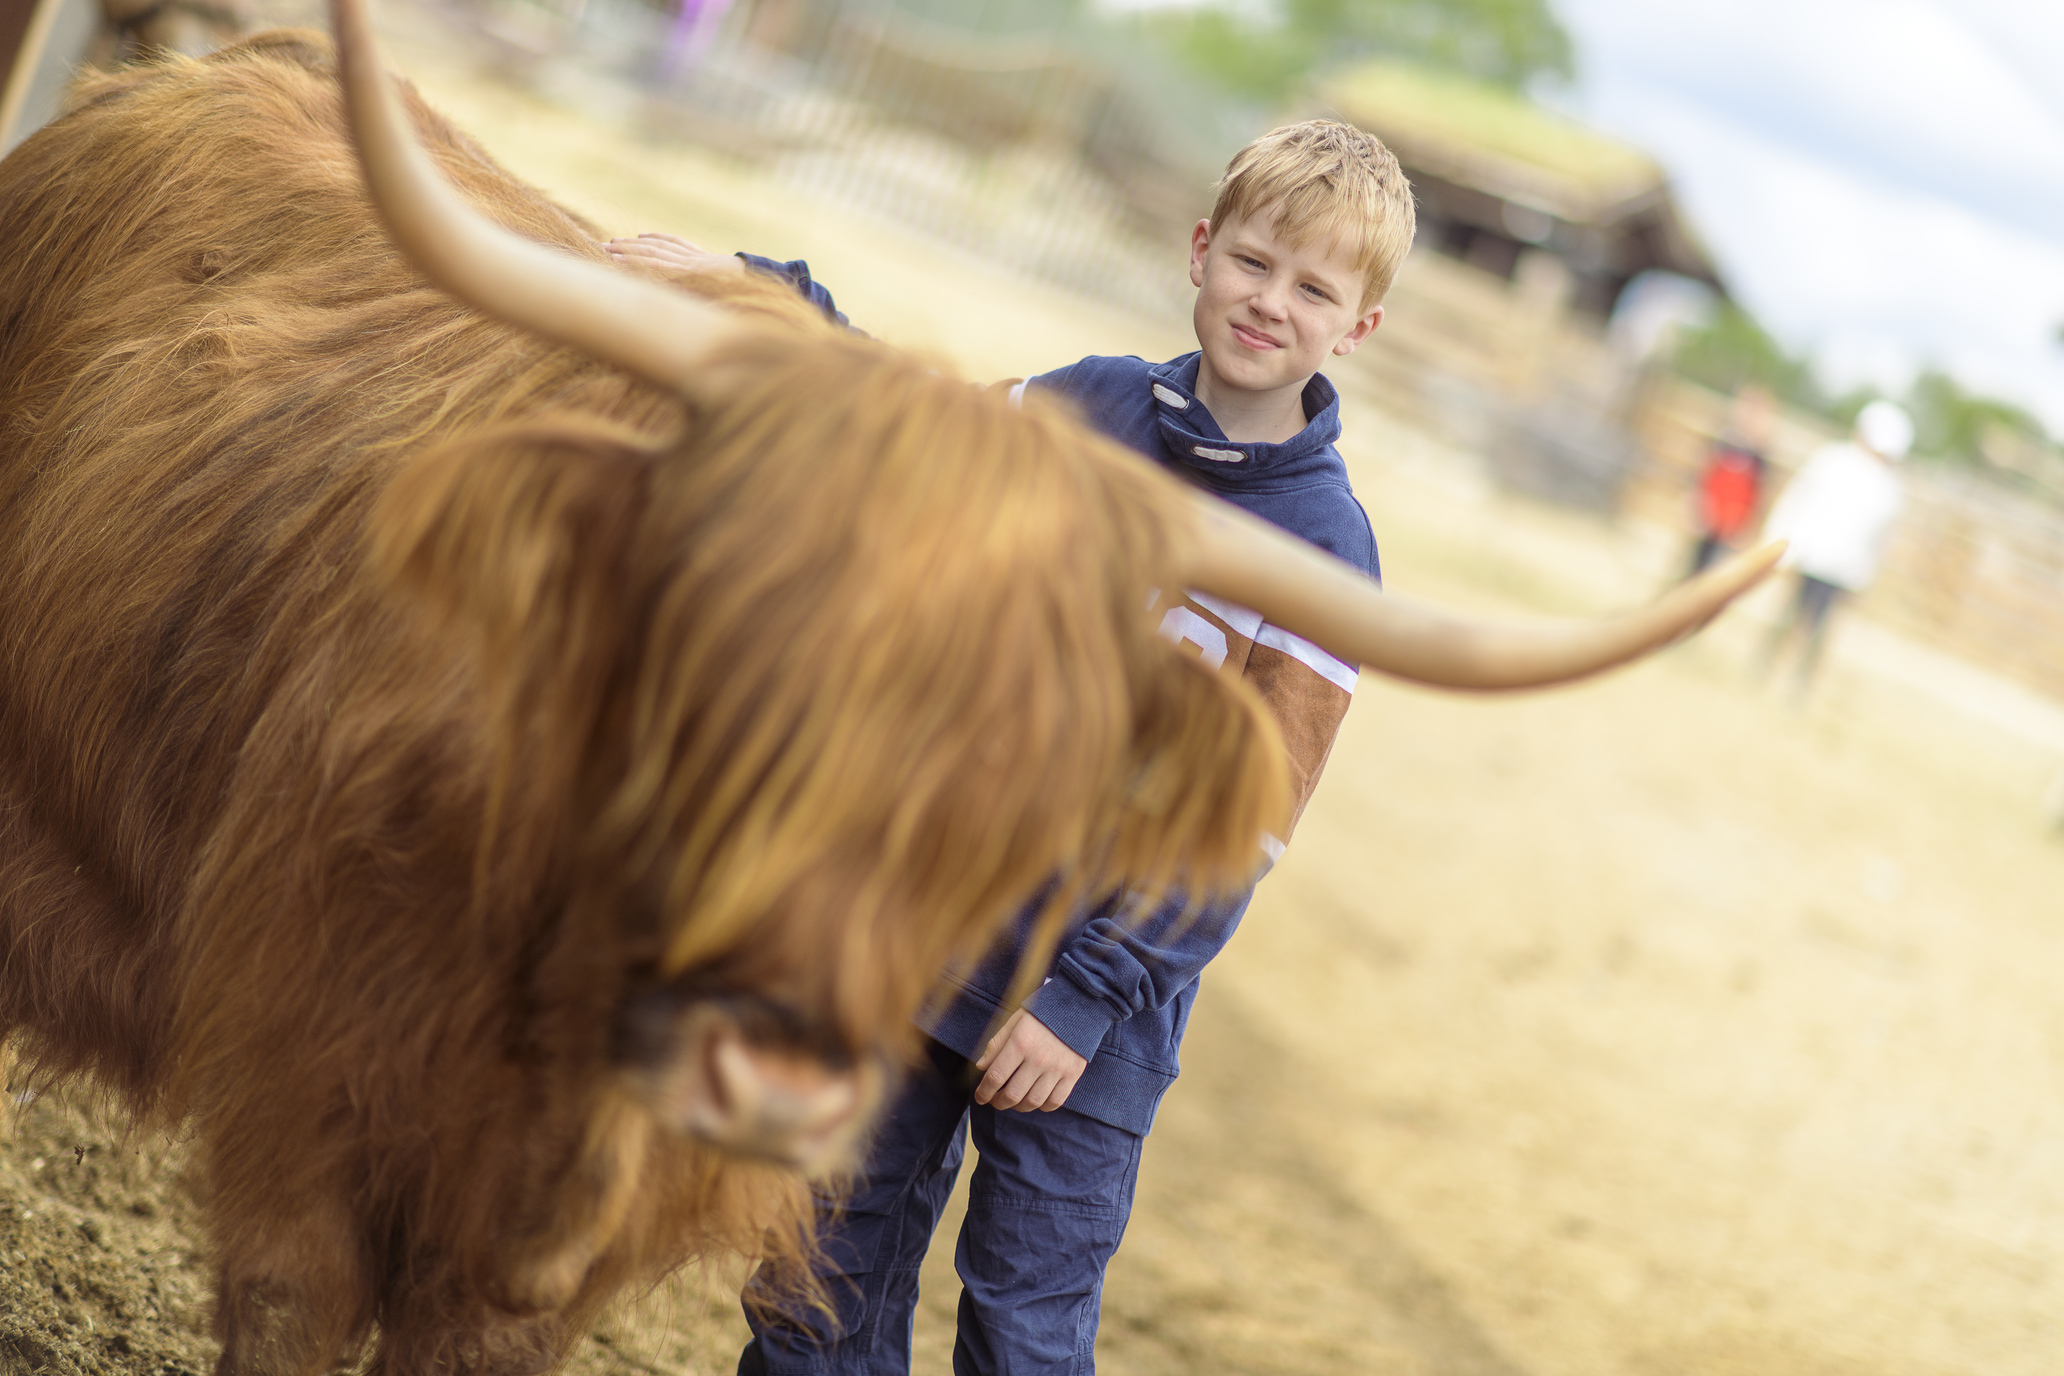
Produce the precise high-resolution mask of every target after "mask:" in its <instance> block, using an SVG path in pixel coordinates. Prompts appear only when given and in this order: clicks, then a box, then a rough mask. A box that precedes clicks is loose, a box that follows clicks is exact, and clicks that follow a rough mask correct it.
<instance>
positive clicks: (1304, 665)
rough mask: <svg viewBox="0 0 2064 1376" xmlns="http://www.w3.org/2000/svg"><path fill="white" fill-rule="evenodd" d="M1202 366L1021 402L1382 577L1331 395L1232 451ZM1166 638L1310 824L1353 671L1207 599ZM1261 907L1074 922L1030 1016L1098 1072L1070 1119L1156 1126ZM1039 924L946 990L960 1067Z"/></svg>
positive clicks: (1091, 1074) (1168, 620)
mask: <svg viewBox="0 0 2064 1376" xmlns="http://www.w3.org/2000/svg"><path fill="white" fill-rule="evenodd" d="M1199 358H1200V355H1198V354H1194V353H1191V354H1185V355H1183V356H1182V357H1180V358H1176V359H1171V360H1170V361H1168V362H1166V363H1148V362H1146V361H1145V360H1144V359H1139V358H1130V357H1128V358H1085V359H1083V360H1082V361H1081V362H1080V363H1077V364H1074V365H1072V366H1071V367H1067V368H1062V369H1060V370H1058V371H1056V372H1051V373H1046V374H1044V375H1042V376H1040V377H1036V378H1033V379H1032V380H1031V381H1030V382H1028V383H1027V384H1026V386H1027V387H1028V388H1029V389H1034V390H1040V391H1051V392H1054V393H1057V394H1059V395H1061V396H1063V397H1066V398H1068V400H1069V401H1071V402H1072V403H1074V405H1075V406H1077V407H1078V408H1079V409H1080V410H1081V412H1082V414H1083V416H1084V418H1085V419H1087V420H1088V421H1089V422H1090V424H1092V425H1094V426H1095V427H1096V428H1097V429H1099V430H1101V431H1103V432H1104V433H1105V434H1106V435H1109V436H1110V437H1111V438H1113V439H1115V440H1117V441H1118V442H1120V443H1121V444H1125V445H1128V446H1130V447H1131V448H1133V449H1136V450H1138V451H1139V452H1140V453H1142V454H1145V455H1146V456H1147V457H1148V458H1151V459H1153V460H1155V461H1156V462H1157V463H1160V464H1162V465H1163V466H1165V467H1167V468H1171V469H1174V470H1175V471H1176V472H1178V473H1180V474H1181V475H1183V476H1184V477H1186V478H1188V479H1190V480H1191V481H1193V482H1195V483H1197V484H1198V485H1199V486H1202V487H1205V488H1208V489H1210V490H1211V491H1212V492H1215V493H1217V494H1218V495H1219V496H1221V497H1223V498H1225V499H1226V500H1227V501H1229V502H1232V503H1233V504H1235V505H1237V506H1241V507H1244V508H1246V509H1247V510H1248V511H1251V512H1253V513H1254V514H1255V515H1257V516H1261V517H1264V518H1265V519H1267V520H1269V521H1272V522H1274V523H1275V524H1276V525H1278V526H1281V527H1283V528H1284V529H1285V530H1288V531H1290V532H1291V533H1292V534H1295V535H1299V536H1302V537H1303V538H1304V539H1306V540H1309V541H1310V542H1311V543H1313V544H1315V545H1317V546H1319V547H1320V548H1321V549H1325V550H1329V551H1331V552H1332V553H1333V554H1336V555H1338V556H1339V557H1340V558H1342V559H1344V560H1346V561H1347V562H1348V563H1350V564H1353V565H1354V566H1355V567H1357V568H1359V569H1362V570H1363V571H1364V572H1366V573H1367V574H1368V575H1369V576H1370V577H1371V578H1377V577H1379V576H1380V569H1379V566H1378V563H1377V558H1376V538H1375V535H1374V534H1373V533H1372V532H1371V531H1370V529H1369V518H1368V516H1367V515H1366V514H1365V513H1364V512H1363V510H1362V507H1361V503H1359V502H1358V501H1356V500H1355V496H1354V491H1353V489H1352V488H1351V487H1350V486H1349V485H1348V481H1347V468H1346V465H1345V464H1343V463H1342V462H1341V458H1340V454H1339V452H1338V451H1337V450H1336V449H1335V448H1334V447H1333V446H1334V441H1335V440H1337V439H1338V438H1339V437H1340V397H1339V394H1338V393H1337V392H1335V391H1334V389H1333V384H1332V383H1330V382H1328V381H1327V380H1326V379H1325V378H1324V377H1323V376H1314V377H1313V378H1312V380H1311V381H1310V382H1309V383H1308V384H1307V385H1306V387H1305V391H1304V412H1305V415H1306V416H1307V417H1309V420H1308V421H1307V422H1306V424H1305V428H1304V429H1303V431H1301V432H1300V433H1299V434H1298V435H1297V436H1296V437H1294V438H1292V439H1290V440H1286V441H1284V442H1283V443H1281V444H1255V443H1247V444H1236V443H1234V442H1233V441H1231V440H1228V439H1227V438H1226V437H1225V432H1224V431H1223V430H1221V429H1219V427H1218V423H1217V422H1216V421H1214V420H1213V419H1212V418H1211V414H1210V412H1208V411H1206V410H1205V409H1204V404H1203V403H1202V402H1201V401H1199V400H1198V399H1197V394H1196V385H1197V366H1198V362H1199ZM1161 631H1162V634H1164V635H1166V636H1168V637H1169V639H1171V640H1175V641H1177V642H1181V643H1186V644H1188V645H1190V646H1191V647H1193V648H1194V649H1195V650H1196V651H1197V653H1198V654H1199V655H1201V656H1202V657H1203V658H1204V660H1205V661H1206V662H1207V663H1209V664H1211V665H1213V666H1214V667H1216V668H1218V669H1219V670H1220V672H1222V673H1235V674H1239V675H1241V676H1242V677H1244V678H1246V679H1247V681H1248V682H1249V683H1251V684H1253V685H1254V686H1255V687H1256V688H1257V689H1259V690H1260V692H1261V695H1262V698H1263V700H1264V701H1266V702H1267V703H1268V705H1269V708H1270V710H1271V712H1272V713H1273V714H1274V716H1275V718H1276V721H1277V723H1278V725H1279V726H1280V727H1281V728H1282V732H1283V738H1284V741H1285V743H1286V744H1287V745H1288V746H1289V749H1290V759H1291V773H1292V782H1293V785H1294V788H1295V807H1296V811H1297V812H1302V811H1303V809H1304V804H1305V802H1306V800H1307V799H1309V798H1310V796H1311V791H1312V788H1313V786H1314V785H1316V784H1317V782H1318V777H1319V771H1320V770H1321V769H1322V768H1323V767H1324V765H1325V761H1326V756H1327V753H1328V752H1329V751H1330V750H1331V749H1332V745H1333V737H1334V734H1335V733H1336V732H1337V731H1338V730H1339V728H1340V722H1341V719H1342V718H1343V717H1345V716H1346V715H1347V706H1348V702H1349V700H1350V697H1351V695H1352V694H1353V692H1354V682H1355V669H1354V666H1352V665H1348V664H1343V663H1342V662H1341V661H1339V660H1337V659H1335V658H1333V657H1332V656H1331V655H1328V654H1327V653H1326V652H1325V651H1323V650H1321V649H1319V648H1318V647H1317V646H1315V645H1312V644H1311V643H1309V642H1308V641H1304V640H1301V639H1299V638H1298V637H1296V636H1293V635H1291V634H1289V633H1288V632H1286V631H1283V630H1281V629H1280V628H1278V627H1275V626H1271V625H1268V624H1266V623H1264V622H1263V621H1262V619H1261V618H1260V617H1259V616H1258V615H1256V614H1255V613H1253V612H1250V611H1248V610H1247V609H1245V608H1243V607H1238V606H1234V605H1232V604H1230V603H1226V602H1221V601H1219V600H1217V599H1215V598H1211V597H1207V596H1204V595H1202V594H1198V593H1191V594H1189V596H1187V597H1186V598H1185V599H1184V600H1183V601H1182V602H1181V603H1180V604H1178V605H1176V606H1173V607H1171V608H1170V609H1169V610H1168V611H1167V612H1166V614H1165V615H1164V616H1163V618H1162V622H1161ZM1272 840H1273V838H1272ZM1280 853H1281V841H1274V844H1273V848H1272V849H1271V852H1270V854H1269V855H1268V856H1267V860H1268V861H1270V862H1273V860H1274V858H1275V856H1276V855H1277V854H1280ZM1251 896H1252V895H1251V893H1250V894H1248V895H1243V896H1242V897H1240V898H1239V899H1237V900H1236V901H1232V902H1229V903H1223V904H1220V905H1215V906H1212V907H1209V908H1207V909H1205V910H1204V911H1203V912H1202V913H1201V914H1192V915H1191V916H1190V918H1189V920H1188V921H1187V922H1185V921H1183V920H1182V916H1181V905H1180V904H1170V905H1168V906H1167V907H1164V908H1163V909H1161V910H1159V911H1157V912H1153V913H1150V914H1146V915H1138V914H1129V913H1127V912H1125V911H1123V909H1122V907H1121V904H1122V901H1123V900H1122V899H1113V900H1111V901H1109V902H1106V903H1105V904H1103V905H1101V906H1099V907H1097V908H1096V909H1094V910H1092V911H1090V912H1088V913H1085V914H1083V915H1081V916H1080V917H1078V918H1077V919H1076V921H1075V923H1074V924H1072V925H1071V928H1070V931H1069V933H1068V934H1067V935H1066V936H1064V937H1063V938H1062V940H1061V942H1060V945H1059V948H1058V951H1057V954H1056V956H1055V959H1054V963H1053V968H1052V971H1051V972H1050V974H1049V976H1048V978H1047V980H1046V982H1045V983H1044V984H1043V985H1041V986H1040V987H1039V988H1038V989H1037V990H1036V991H1034V993H1033V994H1032V996H1031V998H1030V999H1029V1000H1027V1001H1026V1007H1027V1009H1029V1010H1030V1011H1031V1013H1032V1014H1033V1016H1035V1017H1037V1018H1038V1019H1039V1020H1040V1021H1041V1022H1043V1023H1045V1024H1046V1025H1047V1027H1049V1028H1050V1029H1052V1031H1053V1032H1054V1034H1055V1035H1056V1036H1058V1037H1059V1038H1060V1039H1061V1040H1062V1041H1064V1042H1066V1043H1067V1044H1068V1045H1069V1046H1070V1047H1072V1048H1074V1050H1075V1051H1076V1052H1077V1053H1078V1054H1080V1055H1082V1056H1085V1057H1087V1058H1088V1060H1089V1065H1088V1067H1087V1068H1086V1069H1085V1070H1084V1071H1083V1073H1082V1078H1081V1080H1079V1081H1078V1082H1077V1083H1076V1086H1075V1088H1074V1090H1073V1092H1072V1093H1070V1094H1069V1096H1068V1107H1069V1108H1071V1109H1074V1110H1075V1111H1076V1112H1078V1113H1082V1114H1086V1115H1088V1116H1089V1117H1091V1118H1096V1119H1099V1120H1101V1121H1103V1122H1106V1123H1110V1124H1113V1125H1114V1126H1117V1127H1121V1128H1124V1129H1126V1130H1128V1131H1131V1132H1137V1133H1145V1132H1146V1131H1147V1130H1148V1129H1149V1128H1150V1127H1152V1126H1153V1122H1154V1111H1155V1109H1156V1108H1157V1107H1158V1106H1159V1104H1160V1102H1161V1096H1162V1095H1163V1094H1164V1093H1166V1092H1167V1089H1168V1086H1169V1085H1170V1084H1172V1083H1173V1082H1174V1080H1175V1077H1176V1074H1177V1072H1178V1071H1179V1070H1180V1068H1181V1067H1180V1064H1179V1062H1178V1060H1177V1054H1176V1053H1177V1048H1178V1047H1179V1046H1180V1045H1181V1042H1182V1035H1183V1030H1184V1028H1185V1026H1186V1025H1187V1024H1188V1021H1189V1014H1190V1007H1191V1004H1192V1003H1194V1002H1195V1000H1196V996H1197V980H1198V976H1199V975H1200V974H1201V973H1202V971H1203V969H1204V965H1205V963H1206V962H1208V961H1209V960H1210V959H1211V958H1212V957H1213V956H1215V955H1217V954H1218V952H1219V950H1220V949H1221V948H1222V947H1223V946H1224V945H1225V943H1226V941H1227V940H1228V939H1229V938H1230V937H1231V936H1232V934H1233V929H1234V928H1235V927H1236V926H1238V924H1239V921H1240V916H1241V914H1242V913H1244V912H1245V911H1246V909H1247V901H1248V898H1249V897H1251ZM1029 921H1030V914H1029V913H1027V914H1026V915H1023V916H1021V917H1020V918H1019V920H1018V928H1017V931H1016V933H1015V934H1014V936H1015V939H1006V940H1004V941H1002V942H1000V943H999V944H998V947H997V949H996V950H995V951H994V952H993V953H992V954H991V955H990V956H989V958H988V959H987V960H985V961H984V962H983V963H982V964H981V965H980V966H978V967H977V968H976V969H975V970H973V971H972V972H970V973H968V974H966V975H964V976H949V977H948V978H949V979H951V980H952V981H953V983H954V984H955V985H957V986H958V987H957V989H956V997H955V998H954V999H953V1001H952V1002H951V1003H950V1004H948V1006H947V1007H946V1009H945V1011H944V1012H943V1013H941V1014H939V1015H938V1016H937V1017H936V1018H935V1019H934V1020H933V1021H932V1022H931V1023H930V1025H929V1028H928V1030H929V1031H930V1032H931V1034H932V1035H933V1036H934V1037H936V1038H938V1040H940V1041H941V1042H944V1043H945V1044H946V1045H947V1046H949V1047H951V1048H953V1049H954V1050H955V1051H958V1052H959V1053H960V1054H961V1055H963V1056H966V1057H969V1058H970V1059H973V1058H975V1057H977V1056H979V1055H980V1054H981V1052H982V1048H983V1045H984V1043H985V1042H986V1040H987V1038H988V1037H989V1036H990V1035H991V1034H992V1033H993V1032H994V1030H995V1028H996V1026H997V1024H998V1023H999V1022H1000V1021H1001V1017H1002V1015H1003V1014H1004V1013H1005V1012H1006V1011H1007V1010H1006V1009H1005V1008H1004V1000H1005V999H1006V998H1007V997H1008V994H1009V991H1010V987H1011V984H1012V981H1013V977H1014V975H1015V973H1016V970H1017V963H1018V957H1019V954H1020V953H1021V952H1022V951H1023V949H1024V943H1025V940H1026V938H1027V934H1028V930H1029Z"/></svg>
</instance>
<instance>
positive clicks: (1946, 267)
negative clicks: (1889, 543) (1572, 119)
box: [1562, 0, 2064, 430]
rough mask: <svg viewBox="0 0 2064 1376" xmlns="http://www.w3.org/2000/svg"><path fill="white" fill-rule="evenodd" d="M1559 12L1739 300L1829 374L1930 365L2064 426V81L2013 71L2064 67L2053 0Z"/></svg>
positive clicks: (1835, 1)
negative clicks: (2038, 4)
mask: <svg viewBox="0 0 2064 1376" xmlns="http://www.w3.org/2000/svg"><path fill="white" fill-rule="evenodd" d="M1562 10H1563V12H1564V15H1565V18H1566V20H1567V22H1568V23H1569V24H1570V26H1571V28H1572V29H1573V31H1574V32H1575V35H1576V37H1577V41H1578V49H1579V52H1580V54H1581V57H1582V61H1583V65H1584V79H1583V87H1582V89H1581V91H1580V92H1579V93H1578V104H1579V107H1580V110H1581V112H1582V113H1583V114H1585V115H1586V116H1588V117H1589V118H1591V119H1593V120H1594V121H1596V122H1597V123H1599V124H1600V125H1602V126H1604V127H1606V128H1608V129H1611V130H1614V131H1616V132H1618V133H1620V134H1621V135H1622V136H1624V137H1627V138H1630V139H1632V140H1633V141H1635V142H1637V143H1640V144H1642V145H1643V146H1645V147H1647V148H1649V149H1651V150H1652V151H1653V152H1655V153H1656V154H1657V155H1658V156H1659V157H1660V158H1662V159H1663V161H1664V162H1665V164H1666V165H1667V166H1669V167H1670V169H1671V171H1672V173H1673V174H1674V175H1675V177H1676V178H1677V180H1678V183H1679V186H1680V188H1681V191H1682V194H1683V197H1684V200H1685V203H1686V205H1687V207H1688V209H1689V210H1690V212H1691V215H1692V218H1693V220H1694V221H1695V223H1696V224H1697V225H1698V226H1699V228H1700V229H1701V230H1702V231H1703V232H1704V234H1705V237H1706V238H1707V239H1708V241H1709V242H1710V244H1711V246H1712V247H1713V249H1714V251H1715V253H1716V255H1717V256H1718V257H1719V258H1720V260H1721V262H1722V265H1723V269H1724V270H1725V271H1726V273H1727V274H1728V276H1729V278H1730V280H1731V281H1732V283H1733V284H1734V286H1735V287H1736V289H1737V291H1738V293H1739V294H1740V296H1741V297H1742V299H1743V301H1744V302H1745V303H1746V304H1747V305H1748V306H1749V307H1750V308H1751V309H1752V310H1754V311H1755V312H1756V313H1757V315H1758V316H1759V317H1760V318H1762V319H1764V320H1765V321H1766V322H1767V323H1768V324H1770V326H1771V327H1772V328H1773V329H1775V330H1776V331H1777V332H1778V333H1779V334H1780V335H1781V336H1782V337H1784V338H1785V339H1787V340H1788V341H1790V342H1791V343H1792V344H1793V345H1794V346H1811V347H1813V348H1814V349H1815V350H1816V353H1817V356H1818V358H1819V360H1820V362H1821V363H1822V365H1823V367H1824V368H1825V370H1826V371H1827V372H1828V374H1829V375H1830V379H1831V380H1833V381H1836V382H1842V383H1847V382H1853V381H1857V380H1866V379H1867V380H1872V381H1877V382H1880V383H1881V384H1888V385H1897V384H1898V383H1900V382H1902V381H1903V380H1904V378H1905V376H1906V375H1907V374H1909V373H1910V372H1911V371H1912V369H1913V368H1915V367H1917V366H1920V365H1923V364H1926V363H1941V364H1944V365H1946V366H1948V367H1950V368H1951V370H1952V371H1954V372H1956V373H1957V374H1958V375H1959V376H1960V377H1962V378H1963V379H1964V380H1965V381H1966V382H1967V383H1968V384H1970V385H1973V386H1977V387H1980V388H1984V389H1988V390H1996V391H1998V392H2000V393H2002V394H2005V395H2008V396H2011V397H2012V398H2014V399H2015V400H2018V401H2020V402H2022V403H2023V404H2025V405H2028V406H2030V407H2031V408H2032V409H2035V410H2037V411H2039V412H2040V413H2042V414H2043V415H2044V416H2045V419H2046V420H2047V421H2048V422H2049V423H2050V424H2051V425H2052V426H2053V427H2055V428H2057V429H2059V430H2064V349H2060V348H2059V347H2058V345H2057V342H2056V330H2057V328H2058V326H2059V324H2060V323H2064V113H2060V110H2064V97H2060V96H2058V95H2057V94H2055V93H2054V92H2053V91H2052V90H2051V85H2053V84H2054V83H2053V82H2052V83H2039V82H2032V81H2031V80H2030V79H2029V78H2028V77H2027V76H2026V75H2024V73H2026V72H2029V71H2033V70H2039V69H2041V68H2042V67H2044V66H2045V65H2047V66H2050V67H2055V66H2058V65H2060V64H2064V7H2051V6H2047V5H2046V6H2044V7H2043V10H2042V11H2041V12H2038V11H2037V10H2035V9H2033V8H2022V7H2017V6H2015V5H2012V4H2009V3H2006V0H1967V4H1966V5H1964V6H1961V7H1960V8H1959V9H1958V10H1957V12H1956V13H1955V14H1951V13H1950V12H1949V11H1948V10H1947V9H1945V8H1943V7H1942V6H1940V5H1937V4H1934V3H1930V0H1884V2H1883V3H1876V2H1873V0H1789V2H1782V0H1736V3H1734V4H1731V5H1729V6H1726V7H1721V6H1704V5H1701V6H1697V7H1693V6H1688V5H1667V6H1665V5H1659V4H1642V3H1638V0H1563V4H1562ZM2044 45H2050V46H2048V47H2047V48H2045V46H2044ZM2010 49H2011V51H2012V52H2013V57H2012V59H2011V60H2010V59H2009V58H2007V57H2005V56H2003V55H2002V54H2003V53H2005V52H2007V51H2009V50H2010Z"/></svg>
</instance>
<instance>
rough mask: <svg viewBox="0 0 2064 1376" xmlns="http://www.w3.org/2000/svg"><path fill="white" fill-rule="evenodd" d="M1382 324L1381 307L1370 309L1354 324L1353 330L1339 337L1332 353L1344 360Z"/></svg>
mask: <svg viewBox="0 0 2064 1376" xmlns="http://www.w3.org/2000/svg"><path fill="white" fill-rule="evenodd" d="M1382 323H1383V307H1381V306H1373V307H1371V308H1370V310H1369V313H1368V314H1367V315H1364V316H1363V317H1362V318H1361V319H1360V320H1357V321H1355V322H1354V328H1353V329H1351V330H1349V331H1348V332H1347V333H1346V334H1344V335H1342V336H1341V337H1340V341H1339V342H1338V343H1336V344H1335V345H1334V346H1333V352H1334V353H1336V354H1338V355H1340V357H1342V358H1346V357H1347V356H1348V355H1349V354H1351V353H1353V352H1354V351H1355V349H1356V348H1358V347H1359V346H1360V345H1361V342H1362V341H1363V340H1365V339H1367V338H1368V337H1369V336H1370V335H1372V334H1374V333H1376V327H1377V326H1378V325H1381V324H1382Z"/></svg>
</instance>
